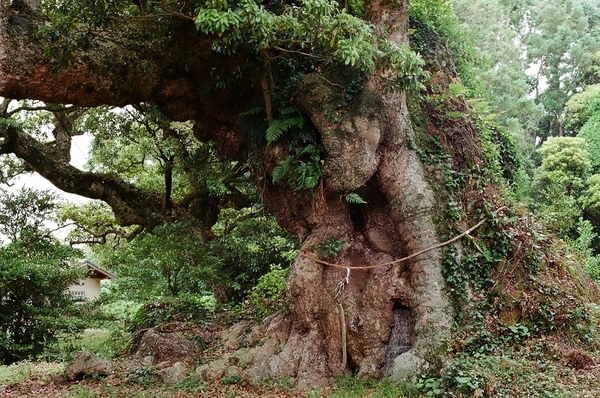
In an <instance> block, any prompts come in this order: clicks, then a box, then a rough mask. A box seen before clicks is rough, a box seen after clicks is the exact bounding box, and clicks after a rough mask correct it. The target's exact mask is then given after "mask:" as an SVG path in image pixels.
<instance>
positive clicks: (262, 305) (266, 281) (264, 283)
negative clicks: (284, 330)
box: [250, 268, 290, 317]
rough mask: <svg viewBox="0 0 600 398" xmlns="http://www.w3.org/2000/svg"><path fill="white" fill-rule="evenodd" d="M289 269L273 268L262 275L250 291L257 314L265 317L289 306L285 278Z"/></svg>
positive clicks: (254, 311)
mask: <svg viewBox="0 0 600 398" xmlns="http://www.w3.org/2000/svg"><path fill="white" fill-rule="evenodd" d="M289 273H290V270H289V269H287V268H286V269H280V268H273V269H272V270H271V271H270V272H268V273H266V274H265V275H263V276H261V277H260V278H259V279H258V283H257V284H256V286H255V287H254V288H253V289H252V291H251V292H250V303H252V306H253V313H254V314H255V315H256V316H259V317H264V316H266V315H269V314H272V313H274V312H276V311H279V310H282V309H285V308H287V307H286V301H285V280H286V278H287V276H288V275H289Z"/></svg>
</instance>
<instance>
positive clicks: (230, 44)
mask: <svg viewBox="0 0 600 398" xmlns="http://www.w3.org/2000/svg"><path fill="white" fill-rule="evenodd" d="M425 3H427V4H425V6H422V8H421V11H423V15H424V16H427V7H429V6H430V7H431V10H429V11H430V12H433V10H434V9H435V7H438V8H439V7H443V5H444V2H436V1H431V2H425ZM354 15H359V16H360V18H359V17H357V16H354ZM408 22H409V21H408V1H405V0H400V1H397V2H387V1H377V0H367V1H365V2H364V4H363V3H361V2H348V3H347V4H345V5H342V4H338V3H336V2H328V1H322V0H306V1H303V2H275V1H273V2H267V3H261V2H255V1H252V0H242V1H236V2H226V1H206V2H204V1H170V0H164V1H132V2H131V3H130V2H128V1H126V0H112V1H110V0H105V1H86V0H79V1H52V0H48V1H43V2H41V4H38V2H37V1H35V0H28V1H25V0H12V1H6V0H3V1H2V3H1V4H0V95H2V96H4V97H5V98H13V99H33V100H39V101H44V102H46V103H48V104H56V103H59V104H70V105H68V106H63V109H62V111H63V112H67V113H68V112H71V109H70V107H71V106H77V107H95V106H100V105H112V106H124V105H127V104H140V103H144V104H148V103H152V104H155V105H156V106H157V107H158V108H159V109H160V111H161V112H162V113H163V114H164V115H166V116H167V117H168V118H171V119H172V120H176V121H186V120H192V121H193V122H194V135H195V137H196V138H197V139H198V140H199V141H201V142H207V141H213V142H214V143H215V144H216V146H217V148H218V149H219V151H220V153H222V154H224V155H226V156H228V157H230V158H231V159H233V160H235V161H247V162H248V164H249V165H250V167H251V168H252V170H253V179H254V181H255V184H256V186H257V189H258V192H259V193H260V196H261V198H262V200H263V201H264V202H265V203H266V205H267V206H268V207H269V208H270V209H271V211H272V212H273V213H274V214H275V216H276V218H277V220H278V223H279V224H280V225H281V226H283V227H284V228H286V229H287V230H288V231H290V232H292V233H294V234H296V235H297V236H298V237H299V239H300V242H301V253H302V254H301V255H300V256H299V258H298V260H297V261H296V262H295V264H294V265H293V267H292V269H291V272H290V276H289V278H288V281H287V294H288V298H289V301H290V305H289V307H290V311H289V313H288V314H286V315H282V316H279V317H274V318H270V322H271V323H270V324H269V325H268V329H266V330H267V333H266V335H267V336H268V341H267V342H266V343H265V346H266V347H270V348H271V350H270V351H268V350H266V351H265V350H262V351H260V352H261V354H260V355H259V354H256V355H255V356H254V357H253V358H252V360H251V361H249V363H248V367H247V368H246V369H245V370H244V375H243V377H244V378H245V379H246V380H247V381H248V382H250V383H259V382H260V381H261V380H265V379H266V378H269V377H274V378H278V377H283V376H292V377H295V380H297V383H296V386H297V387H298V388H310V387H315V386H320V385H324V384H327V383H328V382H329V379H330V377H331V375H335V374H342V373H345V372H348V371H349V370H354V371H356V372H357V374H358V376H359V377H375V378H379V377H382V375H383V373H384V371H385V373H386V374H387V375H389V376H391V377H392V379H394V380H398V381H399V380H406V379H408V378H410V377H412V376H414V375H415V373H416V372H417V371H418V370H419V369H421V368H423V367H425V366H432V365H436V363H437V364H438V365H439V363H438V361H439V358H440V353H441V352H443V349H444V347H445V346H446V344H447V343H449V342H450V340H451V336H450V334H451V327H452V323H453V309H452V306H451V304H450V299H449V297H448V295H447V293H446V288H445V287H446V282H447V281H448V280H449V278H450V277H451V279H452V286H454V289H453V290H455V291H454V293H455V294H458V295H459V296H460V297H462V299H464V300H468V296H469V294H470V293H469V292H470V291H471V290H469V288H467V287H466V286H468V285H469V284H471V285H475V286H476V288H477V289H479V290H481V289H483V290H485V291H489V292H492V291H493V290H492V289H488V288H491V287H492V286H491V285H489V281H490V278H491V277H490V275H489V272H491V271H490V270H489V268H486V267H487V265H484V264H487V263H486V261H487V262H488V263H495V264H505V266H506V267H509V265H510V264H512V263H511V262H508V261H505V262H502V261H504V260H502V259H503V258H504V257H506V258H508V256H509V255H510V253H509V252H502V251H497V252H494V251H493V250H492V251H490V250H487V247H486V246H484V242H483V241H479V242H478V244H476V245H475V246H476V247H477V248H478V249H480V250H481V254H480V255H478V256H479V257H477V256H475V257H471V259H470V262H465V264H464V270H462V269H461V268H460V267H463V265H461V264H460V262H457V261H455V260H452V259H460V256H461V255H460V251H459V250H454V251H452V250H451V251H450V252H449V255H448V256H449V257H448V256H444V257H443V255H442V250H441V249H440V245H439V242H440V240H441V239H440V236H441V235H440V231H450V232H451V231H453V226H452V225H448V224H446V223H445V220H448V218H447V217H446V214H447V212H445V210H446V207H448V208H449V209H450V211H449V212H448V213H449V214H454V216H455V218H454V219H452V218H450V219H449V220H450V221H452V220H454V221H456V220H458V216H459V215H460V214H459V213H460V211H461V210H465V211H466V210H469V211H470V210H472V211H473V212H474V213H473V214H477V213H475V211H476V210H477V211H478V212H479V213H478V214H480V215H482V214H485V211H484V210H485V206H484V204H483V202H484V200H483V199H484V198H483V196H482V195H483V193H482V192H483V191H484V190H485V186H484V182H477V181H479V180H477V179H475V178H468V177H466V178H464V180H463V181H462V182H463V183H464V184H463V185H465V186H466V187H467V189H466V190H465V191H464V192H462V193H464V194H465V198H467V199H468V201H467V200H466V201H465V206H464V209H463V207H461V206H462V204H461V203H456V202H451V203H448V204H447V203H446V202H445V198H447V196H445V192H446V190H450V189H452V188H454V187H456V184H458V182H459V181H461V180H460V178H463V177H464V176H465V175H464V174H460V173H459V172H460V171H461V170H464V169H466V168H469V167H472V168H473V170H481V168H483V167H486V165H485V161H486V160H485V159H484V155H483V152H482V151H481V149H480V147H479V138H478V133H477V131H476V129H475V121H473V120H471V119H470V116H469V115H468V113H469V111H468V106H467V103H466V101H465V100H464V98H463V97H462V96H461V93H460V86H459V85H456V83H453V82H455V81H456V79H455V77H454V76H453V73H454V72H453V70H452V68H451V67H450V66H448V65H449V64H451V61H450V58H449V56H448V54H447V51H446V52H445V50H446V49H445V48H444V45H443V41H438V42H436V40H435V39H436V34H435V33H432V31H429V35H427V34H426V33H427V32H425V33H424V34H423V35H422V37H423V38H424V40H430V41H431V44H432V45H431V47H430V53H431V54H429V56H431V59H432V61H431V62H430V63H429V64H428V65H429V67H428V68H429V72H430V73H431V80H432V82H433V84H432V85H430V86H428V89H427V90H428V91H427V94H428V95H429V96H430V98H437V99H438V100H439V103H438V105H439V104H450V105H451V106H452V108H451V109H450V110H451V111H449V112H446V111H444V110H443V109H441V108H440V106H436V103H435V101H429V102H427V101H422V102H420V103H419V102H418V101H416V105H415V107H416V108H415V114H416V111H417V110H418V109H417V108H419V106H420V107H421V108H422V109H425V111H426V112H425V113H426V114H428V116H431V117H432V119H430V120H425V119H423V118H422V119H420V122H422V123H423V125H424V126H425V128H424V129H423V130H424V131H426V132H427V133H429V134H430V135H431V136H432V137H433V139H432V138H431V137H430V138H429V140H433V141H432V142H434V143H437V144H438V148H441V149H443V150H447V151H449V152H451V153H452V154H453V158H452V159H451V161H450V162H441V163H443V164H444V165H446V166H447V167H446V168H444V167H441V170H442V171H441V174H442V175H443V177H444V178H439V176H438V177H436V176H435V175H433V176H431V175H430V177H428V178H426V173H425V170H426V169H427V170H429V171H432V170H438V171H439V170H440V169H439V168H437V167H438V166H436V165H435V164H434V165H428V164H427V165H425V166H426V167H424V163H423V161H426V162H429V163H432V164H433V163H436V162H438V160H439V159H447V158H444V157H443V156H439V155H435V153H438V154H439V151H438V152H435V151H434V152H435V153H434V152H429V151H428V150H423V149H419V145H420V144H422V143H423V139H420V138H419V137H416V136H414V135H413V133H412V127H411V122H410V119H409V116H411V115H410V114H409V111H408V108H407V105H406V100H405V95H404V93H403V91H404V90H413V91H415V90H418V89H420V88H421V87H420V85H419V82H418V78H419V76H420V75H425V73H424V72H423V71H422V69H423V63H422V62H421V60H420V59H419V58H418V57H416V56H415V55H414V54H413V53H412V52H410V51H409V50H408V49H407V47H405V46H406V43H407V33H408ZM425 42H426V41H425ZM425 42H424V43H425ZM421 44H423V43H421ZM436 45H439V47H436ZM422 47H423V48H426V46H425V45H423V46H422ZM436 57H437V58H436ZM444 57H447V59H446V60H444V59H443V58H444ZM446 61H448V62H446ZM448 84H450V86H451V87H454V91H455V92H454V94H453V95H450V94H448V91H444V90H442V89H441V87H442V86H445V87H447V86H448ZM453 84H454V86H452V85H453ZM436 90H439V91H436ZM451 91H452V90H451ZM48 106H50V107H55V105H48ZM0 111H2V112H3V116H4V117H5V118H6V117H7V116H9V113H10V112H11V110H10V109H9V108H8V106H4V108H3V109H0ZM445 112H446V113H445ZM421 114H423V113H421ZM418 122H419V121H418V120H417V123H418ZM59 124H60V123H58V124H57V125H59ZM486 131H487V133H486V134H487V135H488V136H489V137H492V138H493V137H495V138H493V139H492V141H493V140H494V139H495V140H496V141H498V142H499V144H498V146H497V148H496V147H495V149H494V153H495V154H496V155H495V156H496V158H501V159H502V160H503V163H502V165H499V164H498V165H496V166H497V169H498V170H499V173H503V174H504V175H505V177H508V178H511V176H513V174H514V170H513V169H511V167H514V165H515V164H516V163H517V159H516V158H513V157H511V156H513V155H514V152H511V151H510V142H508V141H507V140H506V139H503V138H502V137H506V135H504V134H503V133H502V131H500V130H498V129H487V130H486ZM55 133H56V134H54V137H53V139H52V138H51V139H50V140H48V141H45V142H42V141H40V140H35V139H34V138H33V137H32V136H31V135H28V134H26V132H24V131H23V129H22V128H21V127H20V126H19V125H18V124H17V123H14V122H11V121H10V120H7V119H5V120H4V122H3V123H2V125H1V126H0V153H2V154H8V153H12V154H14V155H16V156H17V157H18V158H20V159H22V160H24V161H25V163H26V165H27V167H29V168H30V169H32V170H34V171H37V172H38V173H40V174H42V175H43V176H44V177H46V178H47V179H49V180H50V181H51V182H53V183H54V184H55V185H56V186H57V187H58V188H60V189H62V190H65V191H68V192H73V193H78V194H80V195H83V196H87V197H90V198H95V199H101V200H104V201H105V202H106V203H108V204H109V205H110V206H111V207H112V209H113V211H114V213H115V215H116V217H117V220H118V221H119V223H121V225H134V224H135V225H142V226H144V227H145V228H148V229H151V228H153V227H155V226H156V225H159V224H161V223H164V222H167V221H168V220H169V219H177V218H181V217H194V214H192V213H191V212H190V210H189V209H186V207H185V206H182V205H181V203H171V204H170V205H169V206H166V205H165V195H157V194H152V193H148V192H147V191H143V190H140V189H138V188H136V187H135V186H133V185H132V184H130V183H129V182H126V181H124V180H122V179H120V178H119V176H117V175H102V174H99V173H93V172H82V171H80V170H77V169H75V168H73V167H72V166H70V165H69V164H68V157H65V156H64V155H65V152H64V151H65V149H61V148H63V147H61V146H60V144H61V143H62V142H67V141H69V138H70V135H72V134H74V132H72V133H69V132H68V129H63V130H61V129H60V128H57V129H56V130H55ZM489 137H488V138H489ZM425 140H426V139H425ZM430 143H431V142H430ZM431 174H435V173H431ZM460 176H462V177H460ZM459 177H460V178H459ZM444 182H445V186H444ZM480 184H481V185H480ZM492 198H495V199H493V200H492V202H495V203H496V204H498V203H500V202H501V201H500V199H498V198H499V196H498V195H495V196H493V195H492ZM467 202H468V203H467ZM467 204H468V206H467ZM447 205H448V206H447ZM492 206H493V205H489V206H488V208H489V207H492ZM492 210H494V209H492ZM453 212H454V213H453ZM487 214H488V216H489V217H490V219H491V220H492V221H493V222H494V223H496V225H499V223H500V222H501V220H502V219H504V217H502V216H501V215H500V213H499V212H492V211H489V209H488V212H487ZM477 219H478V218H477ZM477 219H476V220H477ZM505 222H507V221H506V220H505ZM208 224H210V223H208ZM456 225H457V227H458V229H459V230H461V231H465V230H467V229H468V227H469V225H468V224H464V223H458V224H456ZM477 225H478V226H480V225H481V223H479V224H477ZM207 226H208V227H210V225H207ZM459 236H460V235H459ZM490 236H492V237H493V236H494V235H490ZM512 239H513V240H516V241H519V239H516V238H514V236H513V238H512ZM493 240H494V238H492V239H491V241H493ZM491 241H490V245H493V244H495V243H498V244H503V245H505V246H503V247H505V248H506V247H508V246H509V243H510V241H511V238H509V235H503V237H502V239H499V240H498V242H491ZM519 242H520V241H519ZM522 243H523V242H522ZM523 244H524V245H525V246H522V245H521V246H519V249H518V250H516V252H515V253H513V257H512V258H513V259H522V258H524V257H523V254H522V253H523V251H522V248H523V247H531V245H532V242H530V241H527V242H524V243H523ZM482 247H483V249H482ZM484 249H485V250H484ZM506 250H508V249H506ZM447 254H448V253H447ZM484 254H485V255H484ZM407 256H408V257H409V258H408V259H407V260H403V261H402V262H400V261H398V260H400V259H402V258H404V257H407ZM317 257H319V258H317ZM326 258H330V260H329V261H323V259H326ZM443 258H444V266H446V267H447V269H446V274H444V275H443V274H442V267H443ZM519 261H520V260H514V263H515V264H517V265H515V267H517V266H518V265H519V264H520V263H519ZM536 261H539V259H538V260H536ZM479 262H481V263H479ZM353 267H354V268H353ZM453 267H454V268H453ZM456 267H458V268H456ZM505 271H506V272H505V274H506V273H510V272H509V271H510V270H505ZM478 273H480V274H482V275H483V274H485V275H484V277H482V278H481V280H479V279H478V280H476V281H472V280H469V275H479V274H478ZM444 277H445V278H444ZM336 288H337V289H336ZM479 290H477V291H479ZM484 295H485V294H484V293H482V297H483V296H484ZM478 297H479V296H478ZM510 310H511V312H510V313H509V315H510V316H519V317H520V316H521V314H523V315H522V316H523V317H525V316H526V314H529V315H531V313H532V311H535V309H534V308H533V307H531V308H529V307H526V308H525V307H523V308H521V309H518V310H515V308H513V307H511V308H510ZM511 314H512V315H511ZM515 314H517V315H515ZM511 319H512V318H511ZM553 319H554V318H553ZM553 321H554V320H553ZM483 328H484V329H485V326H483ZM398 330H400V331H401V332H402V333H400V334H401V337H402V339H398V338H394V339H392V338H390V335H391V334H392V332H397V331H398ZM519 330H520V329H519ZM395 334H396V335H397V334H398V333H395ZM465 344H466V343H465Z"/></svg>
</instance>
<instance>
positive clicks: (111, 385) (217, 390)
mask: <svg viewBox="0 0 600 398" xmlns="http://www.w3.org/2000/svg"><path fill="white" fill-rule="evenodd" d="M64 368H65V364H61V363H47V362H22V363H19V364H15V365H12V366H1V367H0V397H2V398H26V397H31V398H34V397H35V398H42V397H43V398H67V397H73V398H75V397H77V398H92V397H93V398H96V397H97V398H100V397H102V398H104V397H106V398H109V397H110V398H121V397H123V398H125V397H127V398H142V397H144V398H162V397H165V398H166V397H170V398H189V397H266V398H275V397H277V398H291V397H294V398H295V397H306V396H307V395H308V394H307V393H299V392H294V391H291V390H290V389H289V388H285V387H284V386H276V385H273V386H266V387H263V388H260V389H257V388H246V387H244V386H242V385H237V384H222V383H221V382H219V381H215V382H202V381H200V380H198V379H196V378H194V377H188V378H187V379H185V380H184V381H183V382H181V383H178V384H177V385H175V386H166V385H164V384H162V383H158V382H156V381H154V380H153V379H152V378H151V377H150V376H151V375H143V374H140V375H137V377H135V378H134V377H132V375H129V374H122V373H119V372H116V373H115V374H113V375H110V376H108V377H106V378H86V379H83V380H80V381H76V382H68V381H66V380H65V378H64V376H63V373H64ZM327 395H328V392H327V391H315V392H312V393H311V396H313V397H322V396H327Z"/></svg>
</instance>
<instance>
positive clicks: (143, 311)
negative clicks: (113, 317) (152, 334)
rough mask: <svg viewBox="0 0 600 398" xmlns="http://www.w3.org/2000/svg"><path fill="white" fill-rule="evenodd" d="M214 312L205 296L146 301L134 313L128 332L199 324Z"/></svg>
mask: <svg viewBox="0 0 600 398" xmlns="http://www.w3.org/2000/svg"><path fill="white" fill-rule="evenodd" d="M213 310H214V301H213V300H210V299H207V298H206V296H197V295H192V294H185V295H182V296H178V297H160V298H157V299H155V300H151V301H147V302H146V303H145V304H144V305H142V307H141V308H140V309H139V310H138V311H137V312H136V313H135V315H134V316H133V320H132V322H131V324H130V325H129V330H131V331H137V330H141V329H147V328H151V327H155V326H158V325H161V324H164V323H169V322H199V321H202V320H204V319H206V316H207V314H208V313H209V312H212V311H213Z"/></svg>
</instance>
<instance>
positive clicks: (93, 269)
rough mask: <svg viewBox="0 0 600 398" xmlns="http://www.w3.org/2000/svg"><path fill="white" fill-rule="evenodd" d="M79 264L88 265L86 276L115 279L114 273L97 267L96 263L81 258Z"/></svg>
mask: <svg viewBox="0 0 600 398" xmlns="http://www.w3.org/2000/svg"><path fill="white" fill-rule="evenodd" d="M81 264H82V265H85V266H87V267H88V269H89V271H88V274H87V277H88V278H99V279H117V276H116V275H115V274H113V273H111V272H108V271H107V270H105V269H104V268H100V267H98V266H97V265H96V264H94V263H92V262H91V261H89V260H83V261H82V262H81Z"/></svg>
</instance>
